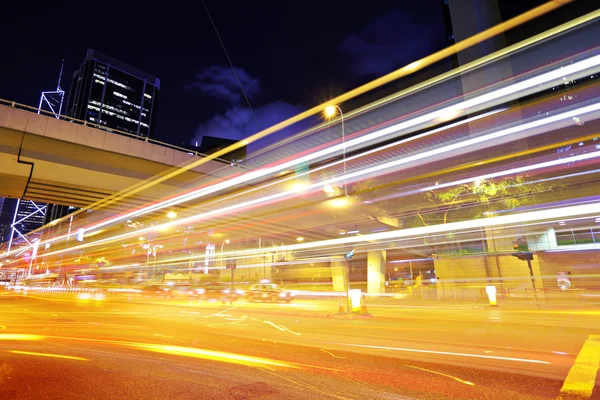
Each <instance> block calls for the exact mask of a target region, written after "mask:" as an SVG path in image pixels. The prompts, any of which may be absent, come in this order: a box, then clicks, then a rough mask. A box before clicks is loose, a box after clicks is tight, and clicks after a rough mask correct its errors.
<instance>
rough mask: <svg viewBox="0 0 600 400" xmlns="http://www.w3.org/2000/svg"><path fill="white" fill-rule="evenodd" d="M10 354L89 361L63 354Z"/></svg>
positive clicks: (27, 352)
mask: <svg viewBox="0 0 600 400" xmlns="http://www.w3.org/2000/svg"><path fill="white" fill-rule="evenodd" d="M9 353H13V354H23V355H26V356H37V357H50V358H63V359H66V360H78V361H89V360H88V359H87V358H83V357H75V356H65V355H62V354H52V353H35V352H33V351H21V350H10V351H9Z"/></svg>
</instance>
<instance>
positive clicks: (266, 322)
mask: <svg viewBox="0 0 600 400" xmlns="http://www.w3.org/2000/svg"><path fill="white" fill-rule="evenodd" d="M264 322H265V324H269V325H271V326H272V327H274V328H276V329H279V330H280V331H282V332H289V333H292V334H294V335H296V336H300V335H301V334H300V333H298V332H294V331H293V330H291V329H289V328H286V327H285V326H283V325H277V324H274V323H272V322H271V321H264Z"/></svg>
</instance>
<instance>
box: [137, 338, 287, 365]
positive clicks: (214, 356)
mask: <svg viewBox="0 0 600 400" xmlns="http://www.w3.org/2000/svg"><path fill="white" fill-rule="evenodd" d="M128 345H129V346H131V347H134V348H137V349H141V350H146V351H152V352H155V353H162V354H171V355H176V356H184V357H193V358H202V359H205V360H212V361H220V362H227V363H232V364H242V365H247V366H255V367H256V366H274V367H285V368H296V369H297V368H299V367H298V366H297V365H294V364H292V363H288V362H285V361H278V360H273V359H269V358H262V357H253V356H245V355H241V354H235V353H227V352H223V351H213V350H205V349H197V348H192V347H182V346H171V345H161V344H146V343H131V344H128Z"/></svg>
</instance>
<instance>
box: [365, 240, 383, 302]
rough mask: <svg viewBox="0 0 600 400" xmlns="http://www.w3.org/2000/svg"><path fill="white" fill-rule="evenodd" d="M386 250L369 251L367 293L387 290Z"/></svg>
mask: <svg viewBox="0 0 600 400" xmlns="http://www.w3.org/2000/svg"><path fill="white" fill-rule="evenodd" d="M385 267H386V254H385V250H377V251H369V253H368V254H367V293H384V292H385Z"/></svg>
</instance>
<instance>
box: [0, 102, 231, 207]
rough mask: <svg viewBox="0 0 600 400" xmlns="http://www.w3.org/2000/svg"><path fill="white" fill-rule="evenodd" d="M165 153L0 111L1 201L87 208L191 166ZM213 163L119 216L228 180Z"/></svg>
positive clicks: (224, 169) (157, 189) (144, 195)
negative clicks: (204, 183)
mask: <svg viewBox="0 0 600 400" xmlns="http://www.w3.org/2000/svg"><path fill="white" fill-rule="evenodd" d="M197 159H198V156H194V155H190V154H188V153H185V152H183V151H177V150H174V149H171V148H168V147H164V146H160V145H157V144H153V143H148V142H146V141H144V140H140V139H137V138H131V137H127V136H123V135H119V134H115V133H111V132H107V131H103V130H100V129H95V128H91V127H88V126H84V125H79V124H75V123H72V122H68V121H62V120H57V119H55V118H51V117H46V116H43V115H38V114H35V113H31V112H27V111H23V110H19V109H15V108H11V107H5V106H0V196H1V197H9V198H22V199H26V200H33V201H39V202H44V203H53V204H61V205H70V206H76V207H85V206H87V205H89V204H91V203H94V202H96V201H98V200H101V199H104V198H106V197H107V196H110V195H113V194H115V193H118V192H120V191H122V190H124V189H127V188H129V187H132V186H134V185H139V184H140V183H142V182H144V181H146V180H148V179H150V178H152V177H154V176H156V175H159V174H164V173H165V172H167V171H170V170H172V169H174V168H177V167H178V166H181V165H187V164H188V163H190V162H192V161H194V160H197ZM234 172H235V171H233V167H230V166H229V165H228V164H225V163H223V162H218V161H214V160H211V161H208V162H207V163H205V164H203V165H201V166H199V167H197V168H194V169H191V170H189V171H186V172H183V173H181V174H179V175H177V176H175V177H173V178H170V179H168V180H165V181H164V182H161V183H160V184H156V185H153V186H151V187H149V188H147V189H144V190H143V191H141V192H140V193H138V194H137V195H135V196H133V197H130V198H127V199H126V200H125V201H123V202H120V203H119V204H118V206H117V208H118V209H120V210H124V209H128V208H132V207H136V206H139V205H141V204H145V203H148V202H151V201H153V200H156V199H159V198H163V197H166V196H171V195H173V194H174V193H176V192H180V191H183V190H185V189H186V188H190V187H193V186H196V185H198V184H199V183H200V182H202V181H203V180H204V181H207V180H208V179H210V180H214V179H215V178H218V177H220V176H225V175H227V174H231V173H234Z"/></svg>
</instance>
